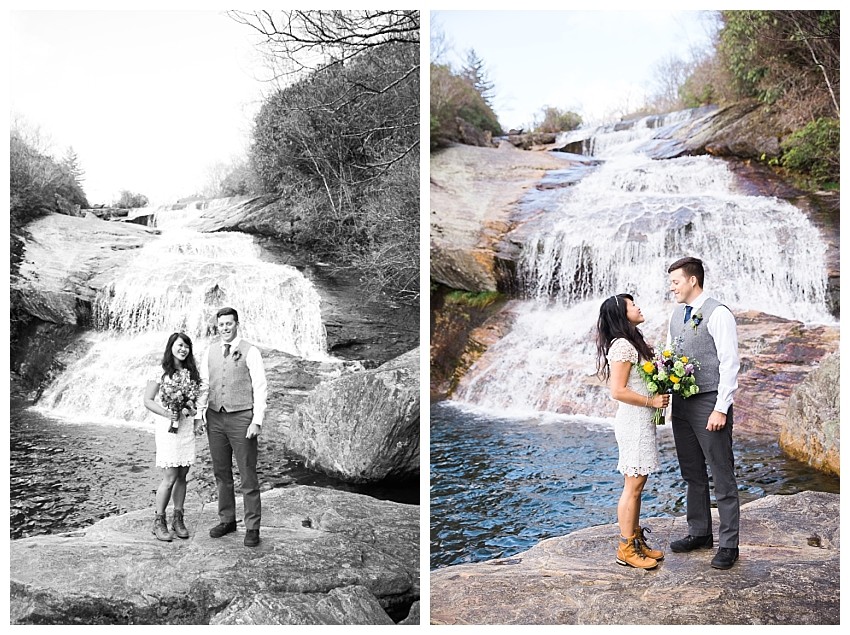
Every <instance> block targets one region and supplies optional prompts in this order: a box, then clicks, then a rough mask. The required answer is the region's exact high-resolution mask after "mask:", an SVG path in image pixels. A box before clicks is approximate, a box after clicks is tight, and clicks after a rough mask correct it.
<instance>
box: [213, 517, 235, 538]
mask: <svg viewBox="0 0 850 635" xmlns="http://www.w3.org/2000/svg"><path fill="white" fill-rule="evenodd" d="M234 531H236V521H235V520H233V521H231V522H229V523H219V524H217V525H216V526H215V527H213V528H212V529H210V538H221V537H222V536H224V535H225V534H231V533H233V532H234Z"/></svg>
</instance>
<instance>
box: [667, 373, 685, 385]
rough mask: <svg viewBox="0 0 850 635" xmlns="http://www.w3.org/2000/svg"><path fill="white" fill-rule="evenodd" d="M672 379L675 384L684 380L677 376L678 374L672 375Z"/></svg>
mask: <svg viewBox="0 0 850 635" xmlns="http://www.w3.org/2000/svg"><path fill="white" fill-rule="evenodd" d="M670 381H672V382H673V383H674V384H678V383H679V382H680V381H682V380H681V379H679V378H678V377H676V375H670Z"/></svg>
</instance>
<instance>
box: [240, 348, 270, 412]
mask: <svg viewBox="0 0 850 635" xmlns="http://www.w3.org/2000/svg"><path fill="white" fill-rule="evenodd" d="M245 364H246V365H247V366H248V372H249V373H250V375H251V388H252V389H253V391H254V415H253V416H252V417H251V423H255V424H257V425H258V426H261V425H263V417H264V416H265V414H266V399H267V396H268V387H267V385H266V369H265V367H264V366H263V357H262V355H260V351H259V349H258V348H257V347H256V346H252V347H251V348H250V349H248V354H247V355H246V356H245Z"/></svg>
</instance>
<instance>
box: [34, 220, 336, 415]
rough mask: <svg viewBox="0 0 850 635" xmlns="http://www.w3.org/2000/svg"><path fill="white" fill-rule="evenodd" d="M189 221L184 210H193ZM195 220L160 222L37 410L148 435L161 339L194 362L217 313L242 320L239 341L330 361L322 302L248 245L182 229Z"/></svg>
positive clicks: (300, 279)
mask: <svg viewBox="0 0 850 635" xmlns="http://www.w3.org/2000/svg"><path fill="white" fill-rule="evenodd" d="M190 211H191V210H190ZM194 216H195V214H192V213H189V214H185V213H180V212H169V213H168V214H158V215H157V219H158V224H159V223H160V222H161V225H160V226H161V227H163V228H164V229H163V234H162V236H161V237H160V238H158V239H157V240H155V241H153V242H151V243H149V244H148V245H146V246H145V247H144V248H142V249H140V250H139V254H138V256H137V257H136V258H135V259H134V260H133V262H132V263H131V265H130V266H129V267H128V269H127V270H126V271H124V272H122V273H121V274H120V275H119V276H118V277H117V278H116V279H115V280H114V281H113V282H112V284H110V285H108V286H107V287H105V288H103V289H102V290H101V291H100V293H99V294H98V297H97V298H96V301H95V302H94V304H93V316H92V317H93V323H94V326H95V330H94V331H92V332H89V333H87V334H86V335H85V336H83V338H84V341H83V342H81V345H82V348H84V349H85V352H84V354H83V355H82V356H81V357H80V358H79V359H77V360H76V361H74V362H73V363H71V364H70V365H69V366H68V367H67V368H66V369H65V371H64V372H63V373H62V374H61V375H60V376H59V377H58V378H57V379H56V380H55V381H53V382H52V383H51V385H50V386H48V387H47V389H46V390H45V391H44V393H43V395H42V397H41V399H40V400H39V402H38V405H37V406H36V409H37V410H38V411H40V412H42V413H44V414H48V415H50V416H52V417H56V418H61V419H64V420H71V421H74V420H79V421H86V422H100V423H120V424H124V425H127V424H129V425H139V426H142V427H149V424H150V423H152V422H153V421H154V420H155V417H156V415H153V414H152V413H150V412H149V411H147V410H146V409H145V408H144V406H143V404H142V396H143V393H144V388H145V384H146V382H147V380H148V379H149V378H150V377H151V375H152V374H154V373H155V371H156V369H157V368H158V367H159V362H160V359H161V357H162V354H163V351H164V349H165V344H166V341H167V339H168V336H169V335H170V334H171V333H173V332H175V331H183V332H185V333H186V334H187V335H189V337H191V338H192V340H193V344H194V351H195V357H196V359H197V360H198V361H200V358H201V355H202V352H203V350H204V349H205V348H206V347H207V346H208V345H209V343H210V341H211V339H212V338H213V336H214V331H215V329H214V319H215V318H214V316H215V311H216V310H217V309H218V308H220V307H222V306H232V307H234V308H236V309H237V310H238V311H239V321H240V334H241V335H242V336H244V337H245V339H247V340H248V341H251V342H253V343H255V344H257V345H259V346H262V347H269V348H274V349H277V350H280V351H284V352H287V353H290V354H292V355H295V356H298V357H302V358H306V359H327V358H328V355H327V353H326V348H327V346H326V335H325V329H324V326H323V324H322V319H321V310H320V298H319V295H318V293H317V292H316V290H315V289H314V287H313V285H312V284H311V283H310V282H309V281H308V280H307V279H306V278H305V277H304V276H303V275H302V274H301V273H300V272H299V271H298V270H297V269H295V268H294V267H290V266H288V265H281V264H272V263H269V262H264V261H262V260H261V259H260V256H261V248H260V247H259V246H258V245H257V244H256V243H255V242H254V240H253V238H252V237H250V236H248V235H245V234H239V233H232V232H218V233H213V234H204V233H199V232H195V231H192V230H190V229H188V228H187V219H188V220H191V219H192V218H194Z"/></svg>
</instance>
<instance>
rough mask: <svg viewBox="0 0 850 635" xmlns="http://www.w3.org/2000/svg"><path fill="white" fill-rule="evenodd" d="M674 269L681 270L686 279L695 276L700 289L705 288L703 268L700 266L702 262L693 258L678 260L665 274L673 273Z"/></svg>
mask: <svg viewBox="0 0 850 635" xmlns="http://www.w3.org/2000/svg"><path fill="white" fill-rule="evenodd" d="M676 269H681V270H682V271H683V272H684V274H685V276H687V277H688V278H690V277H691V276H696V277H697V284H699V286H700V289H702V288H703V287H704V286H705V268H704V267H703V266H702V260H700V259H699V258H694V257H693V256H688V257H686V258H679V260H677V261H676V262H674V263H673V264H672V265H670V268H669V269H668V270H667V273H673V272H674V271H676Z"/></svg>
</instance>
